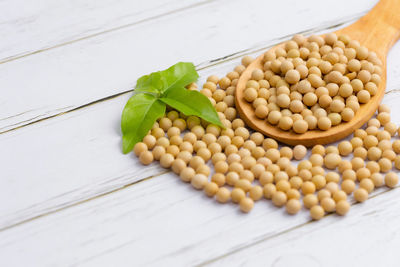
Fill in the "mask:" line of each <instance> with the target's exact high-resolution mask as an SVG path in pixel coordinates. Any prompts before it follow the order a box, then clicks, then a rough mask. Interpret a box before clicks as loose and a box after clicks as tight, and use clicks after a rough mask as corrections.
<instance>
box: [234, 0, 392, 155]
mask: <svg viewBox="0 0 400 267" xmlns="http://www.w3.org/2000/svg"><path fill="white" fill-rule="evenodd" d="M399 13H400V2H398V1H395V0H381V1H380V2H379V3H378V4H377V5H376V6H375V7H374V8H373V9H372V10H371V12H369V13H368V14H367V15H365V16H364V17H362V18H361V19H360V20H359V21H357V22H355V23H354V24H352V25H350V26H348V27H346V28H344V29H340V30H338V31H336V34H337V35H340V34H347V35H349V36H350V37H351V38H352V39H354V40H358V41H359V42H360V44H361V45H363V46H366V47H367V48H368V49H369V50H370V51H375V52H376V53H377V55H378V57H379V58H380V59H381V61H382V63H383V66H384V67H383V73H382V81H381V83H380V84H379V87H378V92H377V94H376V95H374V96H373V97H371V100H370V101H369V102H368V103H366V104H363V105H361V107H360V109H359V110H358V111H357V113H356V114H355V116H354V118H353V119H352V120H351V121H349V122H346V123H341V124H339V125H337V126H334V127H332V128H330V129H329V130H327V131H320V130H310V131H307V132H306V133H304V134H296V133H295V132H293V131H284V130H281V129H279V128H278V127H277V126H274V125H271V124H270V123H268V122H267V121H266V120H262V119H259V118H257V116H256V115H255V112H254V108H253V107H252V105H251V104H250V103H248V102H246V101H245V100H244V97H243V94H244V89H245V88H246V83H247V81H248V80H249V79H250V77H251V73H252V71H253V70H254V69H262V68H263V66H262V62H263V55H261V56H259V57H258V58H257V59H256V60H255V61H254V62H253V63H252V64H250V65H249V66H248V67H247V68H246V70H245V72H244V73H243V75H242V76H241V77H240V79H239V82H238V85H237V90H236V95H235V102H236V107H237V108H238V111H239V114H240V116H241V118H242V119H243V120H244V121H245V122H246V124H247V125H249V126H250V127H252V128H253V129H254V130H257V131H259V132H261V133H263V134H265V135H267V136H270V137H272V138H274V139H276V140H279V141H281V142H283V143H286V144H289V145H296V144H302V145H305V146H308V147H310V146H314V145H317V144H329V143H332V142H335V141H337V140H340V139H343V138H344V137H346V136H348V135H349V134H351V133H352V132H353V131H354V129H357V128H359V127H361V126H362V125H363V124H364V123H365V122H366V121H367V120H369V119H370V118H371V117H372V115H373V113H374V112H375V111H376V110H377V108H378V106H379V104H380V102H381V101H382V98H383V96H384V94H385V89H386V58H387V54H388V52H389V49H390V48H391V47H392V46H393V44H394V43H395V42H396V41H397V40H398V39H399V37H400V19H399V18H398V16H396V14H399ZM280 46H282V45H279V46H277V47H280ZM277 47H274V48H273V49H272V50H274V49H276V48H277Z"/></svg>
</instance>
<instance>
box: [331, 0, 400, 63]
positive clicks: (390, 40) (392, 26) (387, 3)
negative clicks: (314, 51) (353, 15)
mask: <svg viewBox="0 0 400 267" xmlns="http://www.w3.org/2000/svg"><path fill="white" fill-rule="evenodd" d="M336 33H337V34H347V35H349V36H350V37H351V38H352V39H355V40H358V41H359V42H360V44H361V45H364V46H366V47H367V48H368V49H369V50H371V51H374V52H375V53H376V54H377V55H378V56H379V57H380V58H381V59H385V57H386V55H387V53H388V52H389V49H390V48H391V47H392V46H393V45H394V44H395V43H396V41H397V40H398V39H399V38H400V1H399V0H380V1H379V2H378V3H377V4H376V5H375V6H374V8H373V9H372V10H371V11H370V12H368V14H366V15H365V16H363V17H362V18H361V19H359V20H358V21H357V22H355V23H353V24H351V25H350V26H348V27H346V28H344V29H341V30H339V31H337V32H336Z"/></svg>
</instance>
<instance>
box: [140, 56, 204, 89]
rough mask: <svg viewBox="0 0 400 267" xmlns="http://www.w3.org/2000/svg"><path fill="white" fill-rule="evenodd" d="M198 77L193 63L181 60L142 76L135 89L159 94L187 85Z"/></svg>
mask: <svg viewBox="0 0 400 267" xmlns="http://www.w3.org/2000/svg"><path fill="white" fill-rule="evenodd" d="M198 77H199V75H198V74H197V72H196V68H195V67H194V65H193V63H189V62H179V63H177V64H175V65H173V66H171V67H169V68H168V69H166V70H162V71H157V72H153V73H151V74H150V75H145V76H142V77H141V78H139V80H138V81H137V82H136V88H135V91H136V92H146V93H154V94H158V95H159V94H162V93H164V92H165V91H167V90H168V89H169V88H172V87H185V86H186V85H188V84H190V83H192V82H194V81H196V80H197V78H198Z"/></svg>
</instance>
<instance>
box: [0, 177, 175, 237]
mask: <svg viewBox="0 0 400 267" xmlns="http://www.w3.org/2000/svg"><path fill="white" fill-rule="evenodd" d="M170 172H171V171H170V170H165V171H162V172H160V173H157V174H154V175H150V176H148V177H145V178H142V179H140V180H136V181H134V182H131V183H128V184H125V185H122V186H121V187H118V188H115V189H113V190H110V191H107V192H103V193H100V194H98V195H94V196H92V197H89V198H86V199H83V200H80V201H77V202H73V203H71V204H70V205H65V206H63V207H60V208H57V209H54V210H51V211H48V212H45V213H42V214H38V215H36V216H33V217H30V218H28V219H24V220H22V221H19V222H17V223H14V224H11V225H7V226H5V227H3V228H0V232H2V231H6V230H8V229H11V228H14V227H16V226H19V225H22V224H25V223H28V222H31V221H34V220H36V219H39V218H42V217H46V216H48V215H51V214H54V213H56V212H59V211H62V210H65V209H68V208H72V207H74V206H78V205H80V204H83V203H86V202H89V201H91V200H94V199H98V198H101V197H103V196H107V195H110V194H112V193H116V192H119V191H121V190H123V189H125V188H129V187H131V186H134V185H136V184H139V183H142V182H145V181H147V180H150V179H152V178H156V177H159V176H161V175H164V174H167V173H170Z"/></svg>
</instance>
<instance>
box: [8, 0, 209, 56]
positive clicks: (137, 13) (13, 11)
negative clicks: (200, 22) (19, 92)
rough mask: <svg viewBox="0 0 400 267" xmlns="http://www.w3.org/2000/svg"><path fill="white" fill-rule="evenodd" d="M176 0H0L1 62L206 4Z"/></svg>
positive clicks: (205, 1) (191, 0)
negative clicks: (3, 38) (54, 0)
mask: <svg viewBox="0 0 400 267" xmlns="http://www.w3.org/2000/svg"><path fill="white" fill-rule="evenodd" d="M207 2H208V1H207V0H204V1H194V0H189V1H184V2H182V1H178V0H160V1H157V0H148V1H137V0H136V1H130V0H120V1H112V0H97V1H93V0H83V1H73V2H71V1H69V0H59V1H57V4H55V3H54V2H53V1H51V0H42V1H40V2H30V1H24V0H12V1H8V0H7V1H1V2H0V10H1V11H2V16H1V18H0V35H1V36H5V37H7V41H6V42H1V43H0V64H1V63H4V62H8V61H11V60H16V59H20V58H22V57H26V56H29V55H32V54H36V53H40V52H43V51H46V50H49V49H54V48H57V47H60V46H63V45H67V44H70V43H73V42H76V41H79V40H82V39H86V38H90V37H94V36H96V35H99V34H105V33H107V32H110V31H115V30H120V29H123V28H125V27H132V26H137V25H138V24H140V23H144V22H146V21H149V20H151V19H155V18H159V17H162V16H166V15H168V14H170V13H171V12H179V11H181V12H182V11H184V10H185V9H187V8H190V7H193V6H197V5H201V4H204V3H207Z"/></svg>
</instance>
